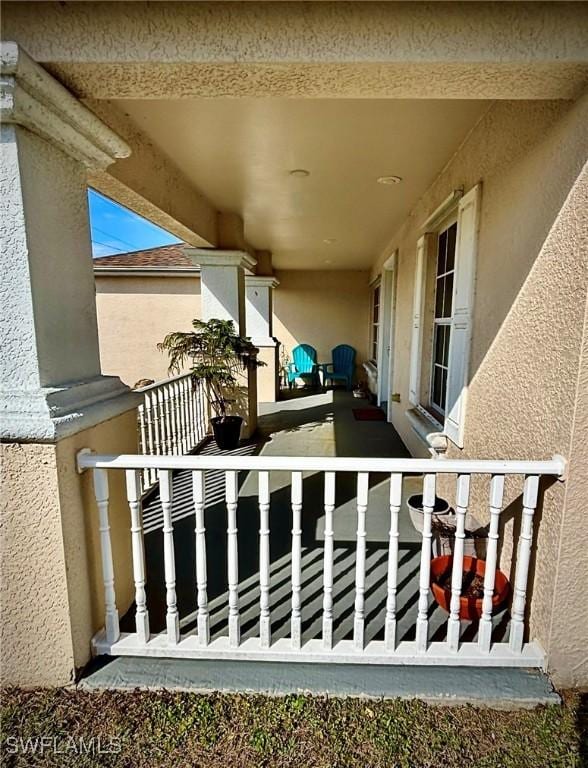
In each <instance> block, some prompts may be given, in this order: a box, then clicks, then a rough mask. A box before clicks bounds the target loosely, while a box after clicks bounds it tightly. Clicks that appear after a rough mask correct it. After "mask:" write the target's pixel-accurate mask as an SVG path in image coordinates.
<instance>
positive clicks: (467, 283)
mask: <svg viewBox="0 0 588 768" xmlns="http://www.w3.org/2000/svg"><path fill="white" fill-rule="evenodd" d="M481 192H482V185H481V184H478V185H476V186H475V187H474V188H473V189H470V191H469V192H468V193H467V194H466V195H464V196H463V197H462V198H461V200H460V202H459V209H458V214H457V243H456V249H455V278H454V285H453V320H452V323H451V339H450V342H449V364H448V369H449V370H448V374H447V399H446V411H445V413H446V415H445V426H444V430H443V431H444V433H445V434H446V435H447V437H448V438H449V439H450V440H451V441H452V442H454V443H455V444H456V445H457V446H459V447H460V448H463V445H464V424H465V411H466V400H467V390H468V384H469V361H470V343H471V337H472V320H473V318H472V314H473V307H474V284H475V276H476V252H477V248H478V226H479V218H480V196H481Z"/></svg>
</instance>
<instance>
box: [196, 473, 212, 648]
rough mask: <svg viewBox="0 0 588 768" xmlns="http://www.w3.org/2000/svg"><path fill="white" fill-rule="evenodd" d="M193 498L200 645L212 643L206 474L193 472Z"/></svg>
mask: <svg viewBox="0 0 588 768" xmlns="http://www.w3.org/2000/svg"><path fill="white" fill-rule="evenodd" d="M192 496H193V498H194V509H195V511H196V527H195V534H196V586H197V588H198V643H199V645H202V646H206V645H208V644H209V643H210V619H209V615H208V592H207V566H206V529H205V527H204V501H205V477H204V472H202V471H200V470H197V471H195V472H192Z"/></svg>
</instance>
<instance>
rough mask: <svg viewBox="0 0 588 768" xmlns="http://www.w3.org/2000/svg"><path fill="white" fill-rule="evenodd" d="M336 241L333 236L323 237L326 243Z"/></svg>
mask: <svg viewBox="0 0 588 768" xmlns="http://www.w3.org/2000/svg"><path fill="white" fill-rule="evenodd" d="M336 242H337V241H336V240H335V238H334V237H325V239H324V240H323V243H326V244H327V245H333V243H336Z"/></svg>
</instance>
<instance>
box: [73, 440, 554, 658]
mask: <svg viewBox="0 0 588 768" xmlns="http://www.w3.org/2000/svg"><path fill="white" fill-rule="evenodd" d="M78 465H79V468H80V470H83V469H92V470H93V474H94V488H95V493H96V500H97V506H98V513H99V520H100V537H101V545H102V570H103V578H104V597H105V610H106V616H105V629H104V630H103V631H102V632H100V633H99V634H98V635H97V636H96V637H95V638H94V649H95V651H96V652H98V653H109V654H113V655H153V656H180V657H189V658H197V657H208V658H248V659H254V658H255V659H276V660H284V661H296V660H300V661H333V662H339V663H340V662H354V663H358V662H366V663H379V664H406V663H413V664H431V663H438V664H458V665H459V664H461V665H463V664H477V665H488V666H492V665H494V666H500V665H502V666H504V665H507V666H509V665H510V666H541V665H542V664H543V663H544V653H543V651H542V649H541V647H540V646H539V645H538V644H537V643H535V642H533V641H532V640H531V641H529V642H524V633H525V601H526V594H527V580H528V575H529V562H530V558H531V551H532V545H533V514H534V512H535V508H536V506H537V500H538V491H539V483H540V479H541V477H542V476H554V477H562V476H563V473H564V469H565V461H564V459H562V458H561V457H554V458H553V459H552V460H550V461H468V460H442V461H440V460H434V459H370V458H327V457H316V458H315V457H303V458H293V457H276V456H202V455H199V456H183V457H176V456H174V457H169V456H168V457H163V456H157V457H146V456H133V455H120V456H97V455H94V454H92V453H91V452H89V451H82V452H80V454H79V455H78ZM145 469H148V470H153V471H156V472H157V473H158V477H159V481H160V489H161V501H162V507H163V545H164V571H165V588H166V604H167V621H166V627H167V629H166V631H165V632H162V633H159V634H155V635H151V634H150V631H149V617H148V614H147V608H146V599H145V556H144V548H143V532H142V527H141V509H140V495H139V492H138V488H139V473H140V472H141V471H143V470H145ZM178 469H182V470H188V471H190V472H192V478H193V503H194V516H195V537H194V546H195V553H196V585H195V586H196V590H197V629H196V630H194V631H191V632H188V633H186V634H181V631H180V628H181V624H180V621H179V617H178V609H177V602H176V590H175V579H176V575H175V563H174V541H173V536H174V531H173V522H172V505H173V482H172V473H173V471H174V470H178ZM109 470H122V471H125V473H126V482H127V491H128V493H127V495H128V500H129V506H130V516H131V531H132V548H133V577H134V583H135V605H136V629H135V632H133V633H128V634H121V633H120V631H119V623H118V613H117V608H116V599H115V591H114V577H113V574H114V566H113V556H112V547H111V541H110V529H109V522H108V471H109ZM206 470H216V471H221V472H224V475H225V501H226V508H227V519H228V527H227V554H228V558H227V563H228V573H227V577H228V578H227V583H228V596H227V599H228V631H227V636H221V637H218V638H216V639H214V640H211V637H210V617H209V606H208V598H207V583H206V579H207V561H206V557H207V553H206V543H205V526H204V504H205V482H204V472H205V471H206ZM284 470H285V471H288V472H290V473H291V483H290V487H291V520H292V550H291V555H292V560H291V610H290V637H289V639H284V638H280V639H278V640H275V641H273V642H272V637H271V615H270V592H271V583H270V556H269V551H270V547H269V542H270V536H271V532H270V529H269V509H270V502H271V494H270V482H269V481H270V473H271V472H272V471H281V472H283V471H284ZM240 471H248V472H253V473H256V474H257V477H258V500H259V520H260V528H259V537H260V547H259V587H260V600H259V617H260V621H259V635H258V636H256V637H252V638H248V639H246V640H244V641H242V640H241V636H240V606H239V577H238V542H237V509H238V472H240ZM303 472H311V473H316V472H320V473H322V474H323V475H324V512H325V531H324V547H323V570H322V573H323V603H322V610H323V616H322V637H321V638H314V639H310V640H308V641H307V642H306V643H304V644H303V643H302V636H301V531H302V520H301V515H302V494H303ZM343 472H345V473H353V474H355V475H356V477H357V485H356V488H357V492H356V505H357V539H356V566H355V603H354V621H353V639H352V640H341V641H339V642H338V643H337V644H335V645H334V644H333V622H334V616H333V583H334V580H335V579H336V578H337V574H336V573H335V572H334V570H333V517H334V510H335V488H336V481H337V474H338V473H343ZM370 473H385V474H386V475H388V476H389V478H390V495H389V514H390V518H389V519H390V529H389V548H388V568H387V592H386V605H385V616H384V617H383V623H384V639H383V640H377V641H376V640H372V641H370V642H369V643H366V642H365V610H364V607H365V584H366V582H365V577H366V517H367V516H368V515H369V504H368V492H369V475H370ZM408 473H410V474H411V475H414V474H416V475H422V476H423V481H422V482H423V507H424V509H423V518H424V519H423V530H422V540H421V550H420V568H419V594H418V606H417V611H416V617H415V618H416V639H415V640H414V641H405V640H402V641H400V642H399V641H398V639H397V637H396V624H397V592H398V588H399V586H398V566H399V563H398V553H399V515H400V514H401V507H402V488H403V475H405V474H408ZM439 475H455V476H456V478H457V479H456V483H457V487H456V505H455V506H456V510H455V511H456V516H457V526H456V543H455V548H454V559H453V568H452V578H451V604H450V615H449V617H448V619H447V626H446V639H445V640H444V641H435V642H432V641H431V640H430V637H429V588H430V565H431V538H432V535H431V527H432V526H431V523H432V516H433V508H434V503H435V489H436V482H437V478H438V476H439ZM473 475H485V476H488V477H489V499H488V509H489V517H490V523H489V528H488V531H489V533H488V542H487V555H486V571H485V577H484V585H483V592H484V597H483V612H482V617H481V619H480V622H479V629H478V635H477V639H476V640H475V641H468V642H463V641H460V626H461V622H460V616H459V609H460V594H461V589H462V572H463V556H464V538H465V533H464V531H465V519H466V513H467V510H468V503H469V496H470V479H471V477H472V476H473ZM510 475H522V476H523V478H524V479H523V480H522V518H521V526H520V535H519V540H518V549H517V555H516V568H515V577H514V583H513V584H512V605H511V608H510V633H509V637H508V640H507V641H500V642H492V609H493V606H492V596H493V591H494V581H495V571H496V565H497V553H498V540H499V518H500V514H501V510H502V505H503V491H504V481H505V478H506V477H507V476H510Z"/></svg>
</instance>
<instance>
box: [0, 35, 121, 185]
mask: <svg viewBox="0 0 588 768" xmlns="http://www.w3.org/2000/svg"><path fill="white" fill-rule="evenodd" d="M0 51H1V53H0V70H1V75H2V77H1V80H0V119H1V120H2V122H3V123H13V124H16V125H20V126H22V127H23V128H27V129H28V130H29V131H32V132H33V133H36V134H37V135H39V136H41V137H42V138H44V139H46V140H47V141H49V142H51V143H52V144H55V145H56V146H58V147H59V148H60V149H61V150H63V151H64V152H65V153H66V154H67V155H70V156H71V157H73V158H75V159H77V160H78V161H80V162H81V163H82V164H83V165H85V166H86V168H89V169H91V170H100V169H103V168H107V167H108V166H109V165H111V164H112V163H113V162H114V161H115V160H116V159H117V158H124V157H128V156H129V155H130V154H131V150H130V148H129V146H128V144H126V143H125V142H124V141H123V140H122V139H120V138H119V137H118V136H117V134H116V133H114V131H112V130H111V129H110V128H108V126H106V125H105V124H104V123H103V122H102V121H101V120H99V119H98V118H97V117H96V115H94V114H93V113H92V112H90V110H89V109H87V107H85V106H84V105H83V104H81V103H80V102H79V101H78V100H77V99H76V98H74V96H72V94H71V93H70V92H69V91H68V90H67V89H66V88H64V87H63V85H61V83H59V82H58V81H57V80H56V79H55V78H54V77H52V76H51V75H50V74H49V73H48V72H46V71H45V70H44V69H43V68H42V67H41V66H39V65H38V64H37V63H36V62H35V61H33V59H31V57H30V56H29V55H28V54H27V53H26V51H24V50H23V49H22V48H21V47H20V46H19V45H18V44H17V43H14V42H2V43H1V46H0Z"/></svg>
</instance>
